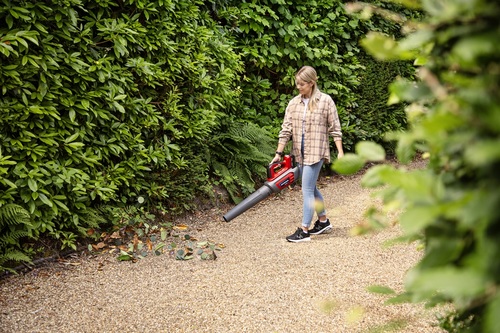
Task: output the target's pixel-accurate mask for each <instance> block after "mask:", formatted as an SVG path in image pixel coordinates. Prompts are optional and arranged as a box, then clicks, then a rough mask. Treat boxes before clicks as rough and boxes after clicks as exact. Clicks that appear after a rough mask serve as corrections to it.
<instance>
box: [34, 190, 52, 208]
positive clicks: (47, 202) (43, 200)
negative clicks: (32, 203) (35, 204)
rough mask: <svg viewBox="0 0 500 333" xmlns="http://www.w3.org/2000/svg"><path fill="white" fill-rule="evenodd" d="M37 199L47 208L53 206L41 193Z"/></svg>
mask: <svg viewBox="0 0 500 333" xmlns="http://www.w3.org/2000/svg"><path fill="white" fill-rule="evenodd" d="M38 198H39V199H40V200H42V202H43V203H44V204H46V205H47V206H49V207H52V206H53V205H54V204H53V203H52V201H51V200H50V199H49V198H47V196H46V195H45V194H43V193H40V194H39V195H38Z"/></svg>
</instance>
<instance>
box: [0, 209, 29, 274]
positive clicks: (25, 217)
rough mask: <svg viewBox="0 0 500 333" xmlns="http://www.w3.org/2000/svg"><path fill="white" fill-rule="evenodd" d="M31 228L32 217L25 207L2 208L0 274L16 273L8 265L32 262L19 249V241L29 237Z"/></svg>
mask: <svg viewBox="0 0 500 333" xmlns="http://www.w3.org/2000/svg"><path fill="white" fill-rule="evenodd" d="M31 227H32V226H31V223H30V215H29V213H28V212H27V211H26V210H25V209H24V208H23V207H21V206H19V205H16V204H7V205H4V206H0V272H3V271H11V272H15V271H14V270H13V269H11V268H10V265H7V264H8V263H13V262H14V263H16V262H28V263H29V262H31V258H30V257H29V256H28V255H27V254H26V253H25V252H24V251H22V250H21V249H20V247H19V240H20V239H21V238H23V237H26V236H28V229H29V228H31ZM4 265H6V266H5V267H4Z"/></svg>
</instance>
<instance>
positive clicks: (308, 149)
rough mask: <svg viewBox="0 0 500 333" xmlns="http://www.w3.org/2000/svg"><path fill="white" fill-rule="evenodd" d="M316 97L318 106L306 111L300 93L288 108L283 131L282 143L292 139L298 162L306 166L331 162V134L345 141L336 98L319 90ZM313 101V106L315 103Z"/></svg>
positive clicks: (281, 135)
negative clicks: (302, 152) (302, 150)
mask: <svg viewBox="0 0 500 333" xmlns="http://www.w3.org/2000/svg"><path fill="white" fill-rule="evenodd" d="M312 98H314V99H315V100H316V109H315V110H313V111H311V110H310V109H309V108H308V110H307V112H306V114H305V119H304V107H305V103H304V101H303V100H302V97H301V96H300V95H297V96H295V97H294V98H293V99H292V100H291V101H290V102H289V103H288V106H287V108H286V110H285V118H284V120H283V124H282V126H281V131H280V133H279V143H282V144H283V145H286V144H287V143H288V141H289V140H290V138H292V143H293V147H292V155H294V156H295V157H296V159H297V162H299V163H303V164H305V165H312V164H315V163H317V162H319V161H320V160H321V159H324V160H325V162H326V163H329V162H330V142H329V137H328V136H329V135H331V136H332V137H333V140H334V141H340V140H342V131H341V127H340V121H339V115H338V113H337V107H336V106H335V102H334V101H333V99H332V98H331V97H330V96H329V95H327V94H325V93H322V92H320V91H319V90H317V91H316V93H315V94H314V96H313V97H311V100H312ZM311 100H310V101H309V107H310V105H311ZM303 132H304V159H303V160H302V155H301V153H300V146H301V141H302V133H303Z"/></svg>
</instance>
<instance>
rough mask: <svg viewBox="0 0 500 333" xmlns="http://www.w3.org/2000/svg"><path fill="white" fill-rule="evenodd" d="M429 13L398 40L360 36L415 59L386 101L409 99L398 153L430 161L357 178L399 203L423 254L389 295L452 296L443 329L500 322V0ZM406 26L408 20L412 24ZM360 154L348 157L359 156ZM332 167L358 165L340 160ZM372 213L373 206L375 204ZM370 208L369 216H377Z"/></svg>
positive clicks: (389, 202) (372, 46)
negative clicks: (414, 69) (415, 67)
mask: <svg viewBox="0 0 500 333" xmlns="http://www.w3.org/2000/svg"><path fill="white" fill-rule="evenodd" d="M422 8H423V10H425V12H426V13H427V15H428V17H427V18H426V19H425V20H424V22H421V23H419V24H418V25H416V26H417V27H418V28H417V29H416V30H413V31H412V32H411V33H410V34H409V35H408V36H406V37H405V38H403V39H401V40H399V41H396V40H395V39H392V38H390V37H387V36H384V35H382V34H378V33H372V34H369V35H368V36H367V39H366V41H365V42H364V45H366V47H367V49H369V50H370V51H371V52H372V53H373V54H375V55H376V56H377V57H378V58H379V59H403V60H407V59H411V58H413V59H416V63H417V64H421V65H422V66H421V68H420V69H419V75H418V76H419V80H418V81H417V82H411V81H407V80H397V81H396V82H395V83H394V84H393V85H392V86H391V96H390V99H389V101H391V102H394V103H395V102H399V101H404V102H407V103H411V104H410V105H409V106H408V107H407V112H408V115H409V127H410V129H409V131H408V132H405V133H401V134H400V135H397V136H396V138H397V148H396V151H397V155H398V158H399V159H400V161H401V162H404V163H406V162H409V161H410V160H411V159H412V158H413V157H414V156H415V154H416V152H418V151H420V152H423V156H424V157H426V158H428V160H429V161H428V167H427V168H425V169H423V170H414V171H407V170H405V169H404V168H395V167H392V166H389V165H378V166H376V167H374V168H371V169H370V170H369V171H368V172H367V174H366V175H365V177H364V178H363V184H364V185H365V186H369V187H379V186H381V185H388V186H385V187H384V190H382V191H381V192H380V194H381V197H382V198H383V200H384V202H385V208H386V209H387V210H389V209H390V208H398V209H401V211H402V214H401V215H400V217H399V221H400V224H401V227H402V230H403V232H404V235H403V237H402V240H419V241H420V242H421V244H422V246H423V248H424V254H423V258H422V260H421V261H420V262H419V263H418V264H417V265H416V266H415V267H413V268H412V269H411V270H410V271H409V272H408V273H407V275H406V279H405V287H406V291H405V292H404V293H403V294H401V295H398V296H396V297H395V298H393V299H392V300H391V302H400V301H411V302H426V303H427V304H428V305H430V306H435V305H439V304H452V305H453V309H454V310H453V311H452V312H451V313H449V314H447V315H444V316H442V317H441V319H440V321H439V323H440V325H441V327H442V328H444V329H446V330H447V331H449V332H478V333H479V332H482V333H495V332H499V331H500V322H499V321H498V314H499V313H500V293H499V283H500V261H499V260H498V258H499V256H500V242H499V241H500V213H499V210H498V207H500V191H499V190H498V189H499V188H500V174H499V173H498V170H499V167H500V148H499V147H500V112H499V110H500V87H499V82H500V66H499V63H500V46H499V44H498V40H499V38H500V31H499V29H498V17H499V15H500V5H499V4H498V3H496V2H495V3H493V2H484V1H467V2H464V1H460V0H448V1H440V2H434V1H422ZM409 26H410V25H409ZM410 27H411V26H410ZM365 152H366V149H364V148H363V146H362V145H360V146H359V153H360V154H359V155H349V157H348V159H347V160H346V162H350V164H356V165H359V164H360V163H359V162H361V165H362V162H363V161H365V160H367V159H370V158H369V156H366V154H365ZM336 168H340V169H344V170H347V169H349V170H350V171H351V172H352V171H354V169H355V168H352V167H350V166H349V165H347V164H345V163H343V161H342V160H340V161H338V162H337V164H336ZM372 212H375V211H374V210H372ZM383 215H384V214H373V215H369V217H370V218H371V219H372V220H371V221H372V222H373V223H372V224H371V225H367V227H368V228H370V227H374V226H378V225H380V223H382V222H383V221H380V219H377V216H379V217H380V216H383Z"/></svg>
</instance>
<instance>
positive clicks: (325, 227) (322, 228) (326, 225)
mask: <svg viewBox="0 0 500 333" xmlns="http://www.w3.org/2000/svg"><path fill="white" fill-rule="evenodd" d="M330 230H332V225H331V224H330V220H329V219H327V220H326V222H320V221H319V220H317V221H316V222H314V227H313V228H312V229H309V234H311V235H319V234H322V233H324V232H328V231H330Z"/></svg>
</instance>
